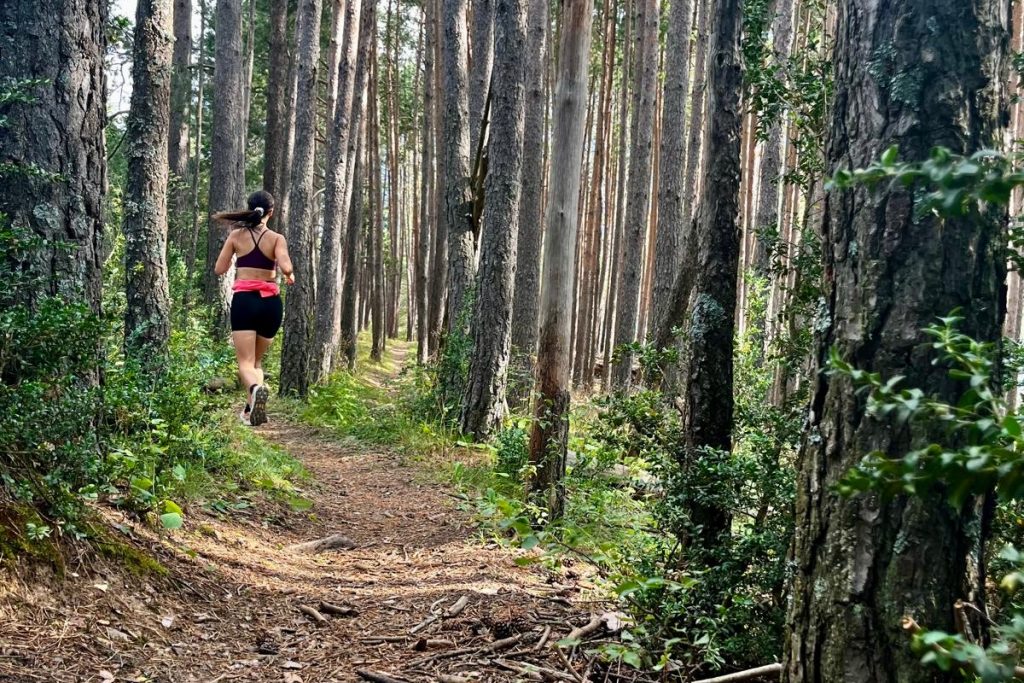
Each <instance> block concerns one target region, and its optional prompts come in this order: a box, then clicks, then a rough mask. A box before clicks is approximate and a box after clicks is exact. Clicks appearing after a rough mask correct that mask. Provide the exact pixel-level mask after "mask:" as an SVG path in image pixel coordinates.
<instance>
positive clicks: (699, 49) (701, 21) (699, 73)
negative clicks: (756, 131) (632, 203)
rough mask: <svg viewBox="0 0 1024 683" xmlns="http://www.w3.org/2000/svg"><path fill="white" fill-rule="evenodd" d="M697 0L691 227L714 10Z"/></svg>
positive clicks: (689, 162) (687, 218)
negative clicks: (709, 33)
mask: <svg viewBox="0 0 1024 683" xmlns="http://www.w3.org/2000/svg"><path fill="white" fill-rule="evenodd" d="M696 3H697V20H696V24H697V43H696V45H694V64H693V87H692V88H690V130H689V136H690V139H689V140H688V141H687V143H686V190H685V191H684V192H683V196H684V197H687V198H688V199H689V201H687V202H686V203H685V204H684V205H683V225H684V226H686V229H687V230H690V229H691V226H692V223H693V217H694V215H695V214H696V210H697V202H696V201H694V200H695V198H696V197H697V196H698V195H697V192H698V191H699V189H700V188H699V187H698V181H699V179H700V178H699V173H698V172H699V170H700V167H701V159H702V158H703V157H704V156H705V155H706V152H705V150H704V146H705V145H704V138H705V135H704V114H705V112H706V111H707V104H706V95H707V93H706V90H707V60H708V25H709V20H710V17H711V14H712V12H713V10H714V6H713V5H714V3H713V0H696Z"/></svg>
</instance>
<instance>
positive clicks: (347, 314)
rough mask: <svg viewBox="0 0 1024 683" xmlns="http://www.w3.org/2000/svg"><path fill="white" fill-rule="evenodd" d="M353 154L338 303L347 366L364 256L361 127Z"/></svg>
mask: <svg viewBox="0 0 1024 683" xmlns="http://www.w3.org/2000/svg"><path fill="white" fill-rule="evenodd" d="M353 130H354V132H355V133H356V135H355V138H356V143H357V145H356V147H357V149H356V156H355V159H354V161H355V163H354V164H353V166H354V169H355V174H354V175H353V178H352V199H351V202H352V203H351V205H350V206H349V211H348V226H347V230H348V233H347V235H346V237H345V286H344V287H343V288H342V293H343V297H342V303H341V348H340V353H342V354H344V356H345V359H346V362H347V365H348V369H349V370H352V369H354V368H355V367H356V338H357V337H358V336H359V311H358V306H357V302H358V299H359V284H360V282H359V281H360V272H359V270H360V269H359V265H360V263H361V261H362V256H363V176H364V174H365V171H364V168H365V164H364V163H363V154H364V145H363V140H362V138H363V137H365V136H364V135H363V131H362V130H361V129H360V127H359V126H357V127H355V128H354V129H353Z"/></svg>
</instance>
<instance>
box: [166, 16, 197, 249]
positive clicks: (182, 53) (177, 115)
mask: <svg viewBox="0 0 1024 683" xmlns="http://www.w3.org/2000/svg"><path fill="white" fill-rule="evenodd" d="M191 56H192V0H174V53H173V56H172V58H171V123H170V133H169V135H168V139H167V163H168V166H169V167H170V173H171V180H172V192H171V197H170V213H171V215H173V216H174V222H175V226H176V227H175V230H174V236H175V243H176V245H177V246H178V248H179V249H180V250H181V251H182V252H184V251H185V250H186V248H187V245H188V226H189V224H190V223H191V221H189V220H188V213H189V192H188V185H187V183H188V150H189V147H188V143H189V121H188V114H189V105H190V104H191V103H192V72H191V70H190V69H189V61H190V59H191Z"/></svg>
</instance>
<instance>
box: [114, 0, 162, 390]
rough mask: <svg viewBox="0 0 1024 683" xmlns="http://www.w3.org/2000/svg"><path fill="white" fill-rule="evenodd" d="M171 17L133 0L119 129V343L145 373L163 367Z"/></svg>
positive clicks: (152, 1) (152, 3) (147, 0)
mask: <svg viewBox="0 0 1024 683" xmlns="http://www.w3.org/2000/svg"><path fill="white" fill-rule="evenodd" d="M171 21H172V20H171V0H139V2H138V5H137V6H136V10H135V34H134V41H133V48H132V98H131V105H130V110H129V112H128V125H127V129H126V132H125V140H126V148H125V157H126V158H127V160H128V177H127V188H126V193H125V194H126V196H125V202H124V237H125V254H124V272H125V299H126V301H125V313H124V347H125V352H126V353H127V355H129V356H130V357H133V358H134V359H135V360H137V361H139V362H140V365H141V367H142V368H143V370H144V371H150V372H153V374H159V373H160V372H161V371H162V369H164V368H166V363H162V362H160V359H161V358H163V357H165V356H166V354H167V344H168V341H169V340H170V336H171V300H170V299H171V297H170V292H169V290H168V284H167V174H168V169H167V145H166V144H165V141H166V140H167V137H168V132H169V130H170V118H171V52H172V43H171V40H170V34H171V31H170V28H171Z"/></svg>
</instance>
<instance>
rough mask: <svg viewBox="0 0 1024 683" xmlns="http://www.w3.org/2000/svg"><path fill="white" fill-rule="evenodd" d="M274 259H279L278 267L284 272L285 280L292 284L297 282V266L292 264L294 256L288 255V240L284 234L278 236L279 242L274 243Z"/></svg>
mask: <svg viewBox="0 0 1024 683" xmlns="http://www.w3.org/2000/svg"><path fill="white" fill-rule="evenodd" d="M274 260H275V261H277V266H278V268H280V269H281V272H282V273H284V280H285V282H287V283H288V284H290V285H294V284H295V267H294V266H292V257H291V256H289V255H288V242H286V241H285V239H284V235H281V236H280V237H278V238H277V243H276V244H275V245H274Z"/></svg>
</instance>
